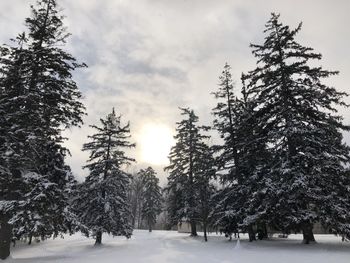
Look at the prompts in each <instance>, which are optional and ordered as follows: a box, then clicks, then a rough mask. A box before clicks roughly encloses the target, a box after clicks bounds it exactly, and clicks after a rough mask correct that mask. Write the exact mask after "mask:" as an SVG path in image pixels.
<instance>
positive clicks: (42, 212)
mask: <svg viewBox="0 0 350 263" xmlns="http://www.w3.org/2000/svg"><path fill="white" fill-rule="evenodd" d="M31 9H32V13H31V17H29V18H27V19H26V20H25V24H26V27H27V29H28V32H27V35H26V34H25V33H23V34H20V35H19V36H18V37H17V39H16V41H15V44H16V45H15V46H14V47H12V46H2V47H1V60H0V63H1V78H0V85H1V87H0V89H1V93H0V116H1V117H0V127H1V128H0V129H1V132H0V152H1V155H0V166H1V168H0V173H1V179H0V180H1V181H0V184H1V194H0V198H1V205H0V209H1V211H0V213H1V219H2V224H4V225H6V226H9V227H10V225H8V223H10V224H11V225H13V226H14V231H15V233H16V235H17V236H16V237H23V236H24V237H29V238H30V237H31V236H36V237H40V238H42V239H44V238H47V237H49V236H51V235H54V236H56V235H58V233H59V232H66V231H68V230H69V227H68V226H67V225H65V223H67V222H69V218H67V217H66V215H67V210H66V209H67V206H68V200H67V195H66V193H67V192H69V191H66V190H67V187H69V186H71V185H72V184H74V179H73V177H72V176H71V173H70V169H69V167H68V166H66V165H65V163H64V158H65V156H66V154H67V149H65V148H64V147H63V146H62V145H61V143H62V141H63V140H64V138H63V137H62V135H61V132H62V128H65V127H70V126H74V125H79V124H81V123H82V119H81V117H82V115H83V112H84V106H83V104H82V103H81V102H80V98H81V94H80V92H79V90H78V88H77V85H76V83H75V82H74V81H73V80H72V71H73V70H75V69H76V68H79V67H82V66H85V65H84V64H77V63H76V60H75V58H74V57H73V56H72V55H70V54H69V53H67V52H65V51H64V50H62V49H61V47H62V46H63V45H64V44H65V42H66V38H67V37H68V36H69V34H67V33H66V32H65V27H64V25H63V22H62V16H60V15H59V13H58V11H57V5H56V1H55V0H41V1H38V2H37V5H36V6H32V7H31ZM34 173H35V175H34ZM34 182H35V186H33V185H32V183H34ZM39 185H40V186H39ZM36 186H38V188H35V187H36ZM33 187H34V188H33ZM40 189H41V190H40ZM38 191H39V192H38ZM40 191H44V192H40ZM53 193H54V194H53ZM38 195H39V196H38ZM43 195H45V196H43ZM39 197H40V198H39ZM34 200H35V202H33V203H32V201H34ZM33 206H35V207H36V208H35V209H34V207H33ZM27 209H31V210H32V209H34V211H35V214H32V215H31V216H30V217H33V216H34V217H35V218H36V220H35V223H34V222H33V221H32V220H31V219H30V217H27V219H28V220H26V217H23V216H24V214H26V215H29V214H30V213H31V212H30V211H29V210H27ZM2 229H5V228H2ZM10 232H11V231H10ZM0 236H1V237H2V235H0ZM8 242H9V240H0V243H1V245H2V244H5V243H6V244H8ZM6 249H7V250H8V248H6ZM6 249H5V250H6ZM0 254H1V257H2V258H4V257H6V255H5V254H8V251H7V252H4V250H3V247H1V248H0Z"/></svg>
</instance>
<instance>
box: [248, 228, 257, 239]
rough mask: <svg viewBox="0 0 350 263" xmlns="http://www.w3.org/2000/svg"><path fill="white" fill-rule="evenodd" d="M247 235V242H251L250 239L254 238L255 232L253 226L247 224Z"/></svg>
mask: <svg viewBox="0 0 350 263" xmlns="http://www.w3.org/2000/svg"><path fill="white" fill-rule="evenodd" d="M248 236H249V242H252V241H255V240H256V237H255V232H254V230H253V226H249V227H248Z"/></svg>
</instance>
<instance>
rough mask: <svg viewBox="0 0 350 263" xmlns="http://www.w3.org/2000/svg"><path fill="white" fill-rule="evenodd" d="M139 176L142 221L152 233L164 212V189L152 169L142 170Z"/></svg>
mask: <svg viewBox="0 0 350 263" xmlns="http://www.w3.org/2000/svg"><path fill="white" fill-rule="evenodd" d="M138 174H139V176H140V181H141V182H142V203H141V214H142V219H143V220H145V221H146V223H147V226H148V230H149V232H151V231H152V227H153V225H154V224H155V223H156V219H157V215H159V214H160V212H162V193H161V190H162V189H161V188H160V186H159V179H158V178H157V177H156V172H155V171H154V170H153V169H152V167H148V168H147V169H146V170H142V169H141V170H140V171H139V173H138Z"/></svg>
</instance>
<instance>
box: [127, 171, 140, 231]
mask: <svg viewBox="0 0 350 263" xmlns="http://www.w3.org/2000/svg"><path fill="white" fill-rule="evenodd" d="M142 198H143V182H142V180H141V176H140V174H139V173H135V174H133V175H132V177H131V184H130V192H129V200H130V205H131V213H132V218H131V221H132V225H133V227H137V228H141V223H142V222H141V221H142V219H141V218H142V215H141V212H142Z"/></svg>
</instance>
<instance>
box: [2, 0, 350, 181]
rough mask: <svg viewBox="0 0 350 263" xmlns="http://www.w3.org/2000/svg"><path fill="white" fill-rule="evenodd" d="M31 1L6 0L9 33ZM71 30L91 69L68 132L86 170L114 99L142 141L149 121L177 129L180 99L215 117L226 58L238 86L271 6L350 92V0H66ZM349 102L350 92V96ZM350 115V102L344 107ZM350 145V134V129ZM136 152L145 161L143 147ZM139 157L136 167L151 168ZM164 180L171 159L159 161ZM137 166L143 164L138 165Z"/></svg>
mask: <svg viewBox="0 0 350 263" xmlns="http://www.w3.org/2000/svg"><path fill="white" fill-rule="evenodd" d="M33 2H34V1H27V0H1V1H0V21H1V30H0V41H1V43H8V40H9V39H10V38H12V37H14V36H16V35H17V34H18V33H20V32H21V31H23V30H24V18H25V17H26V16H28V15H29V4H30V3H33ZM57 2H58V4H59V5H60V6H61V7H62V8H63V14H65V15H66V19H65V23H66V25H67V27H68V31H69V32H71V33H72V36H71V37H70V38H69V40H68V43H67V47H66V48H67V49H68V50H69V51H70V52H71V53H72V54H73V55H74V56H75V57H76V58H77V59H78V60H80V61H83V62H85V63H86V64H88V66H89V68H88V69H84V70H79V71H77V72H75V73H74V79H75V80H76V81H77V83H78V86H79V88H80V89H81V91H82V93H83V95H84V103H85V105H86V107H87V113H88V116H87V117H86V118H85V125H84V126H83V127H82V128H81V129H78V128H73V129H72V130H71V131H68V132H67V135H68V137H69V141H68V142H67V146H68V147H69V149H70V150H71V152H72V155H73V156H72V158H70V159H69V164H70V165H71V166H72V168H73V171H74V173H75V175H76V176H77V178H79V179H82V178H83V176H84V175H85V174H86V171H82V170H81V166H82V165H83V164H84V163H85V160H86V159H87V153H82V152H81V147H82V144H83V143H84V142H85V141H86V136H87V134H90V133H91V130H90V129H89V128H88V127H87V125H88V124H95V123H97V122H98V119H99V117H102V116H105V115H106V114H107V113H108V112H110V110H111V108H112V107H113V106H114V107H115V108H116V111H117V112H118V113H121V114H122V115H123V118H124V120H126V121H127V120H130V123H131V131H132V135H133V140H134V141H136V142H137V143H138V142H139V140H140V138H141V134H140V133H142V132H141V130H142V127H143V126H144V125H145V124H147V123H154V124H161V125H165V126H168V127H169V128H170V129H172V130H173V129H174V128H175V122H176V121H178V120H180V118H181V117H180V116H179V110H178V107H179V106H181V107H186V106H188V107H191V108H193V109H194V110H195V111H196V112H197V114H198V115H199V117H200V120H201V122H202V123H203V124H211V122H212V116H211V114H210V111H211V109H212V108H213V107H214V105H215V100H214V99H213V96H212V95H210V92H212V91H214V90H215V89H216V88H217V83H218V76H219V75H220V72H221V71H222V68H223V66H224V64H225V62H228V63H229V64H230V65H231V66H232V69H233V77H234V79H236V80H237V89H239V88H240V86H239V78H240V75H241V72H246V71H248V70H250V69H253V68H254V67H255V59H254V57H253V56H252V54H251V50H250V48H249V44H250V43H262V40H263V37H264V35H263V32H262V31H263V30H264V25H265V23H266V21H267V20H268V19H269V17H270V13H271V12H277V13H280V14H281V20H282V21H283V22H284V23H286V24H288V25H290V26H291V27H296V26H297V25H298V23H299V22H300V21H303V28H302V31H301V32H300V33H299V35H298V37H297V40H298V41H299V42H300V43H302V44H304V45H307V46H310V47H313V48H314V49H315V50H316V51H317V52H321V53H322V54H323V60H322V62H321V64H322V65H323V66H324V67H325V68H327V69H332V70H339V71H340V75H339V76H335V77H333V78H332V79H331V80H330V81H329V83H331V84H332V85H334V86H335V87H336V88H338V89H339V90H343V91H349V86H348V83H350V48H349V47H350V26H349V25H350V15H349V11H350V1H348V0H337V1H330V0H328V1H322V0H308V1H302V0H289V1H283V0H275V1H272V0H270V1H268V0H264V1H258V0H255V1H248V0H244V1H243V0H242V1H240V0H231V1H224V0H222V1H219V0H216V1H215V0H213V1H209V0H192V1H190V0H187V1H185V0H119V1H118V0H58V1H57ZM347 101H348V102H350V100H347ZM341 112H342V114H343V115H344V116H345V122H346V123H350V109H347V110H345V109H341ZM345 140H346V141H347V142H349V143H350V136H349V135H348V134H346V135H345ZM131 155H133V157H135V158H136V159H139V155H140V150H139V149H138V148H136V149H135V150H134V151H132V152H131ZM145 165H147V164H145V163H142V162H140V161H139V162H138V166H137V167H145ZM155 168H156V169H157V170H158V171H159V172H160V177H161V179H164V173H162V172H161V171H162V167H160V166H159V167H155ZM130 169H131V171H132V170H133V169H136V168H130Z"/></svg>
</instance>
